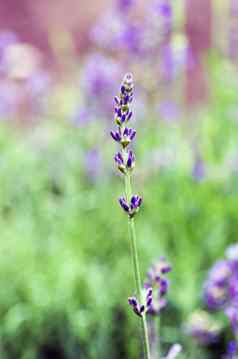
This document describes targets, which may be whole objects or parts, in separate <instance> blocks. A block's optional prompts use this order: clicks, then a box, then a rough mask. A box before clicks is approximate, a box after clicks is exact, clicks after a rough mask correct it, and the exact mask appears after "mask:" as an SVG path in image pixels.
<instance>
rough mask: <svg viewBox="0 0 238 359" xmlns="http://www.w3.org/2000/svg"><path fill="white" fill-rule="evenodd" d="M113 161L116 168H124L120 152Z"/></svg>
mask: <svg viewBox="0 0 238 359" xmlns="http://www.w3.org/2000/svg"><path fill="white" fill-rule="evenodd" d="M114 159H115V162H116V163H117V165H118V166H124V160H123V157H122V154H121V153H120V152H118V153H117V154H116V155H115V156H114Z"/></svg>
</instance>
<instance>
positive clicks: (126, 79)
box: [123, 72, 133, 83]
mask: <svg viewBox="0 0 238 359" xmlns="http://www.w3.org/2000/svg"><path fill="white" fill-rule="evenodd" d="M123 82H126V83H133V75H132V73H131V72H127V73H126V74H125V76H124V78H123Z"/></svg>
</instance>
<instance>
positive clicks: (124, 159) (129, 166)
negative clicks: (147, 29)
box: [111, 73, 152, 359]
mask: <svg viewBox="0 0 238 359" xmlns="http://www.w3.org/2000/svg"><path fill="white" fill-rule="evenodd" d="M133 90H134V84H133V77H132V74H129V73H128V74H126V75H125V77H124V79H123V81H122V85H121V88H120V94H119V96H116V97H115V123H116V125H117V130H116V131H111V136H112V138H113V139H114V140H115V141H116V142H118V143H119V144H120V146H121V151H120V152H118V153H117V154H116V155H115V157H114V159H115V162H116V165H117V167H118V169H119V171H120V172H121V173H122V174H123V176H124V182H125V195H124V196H122V197H120V198H119V204H120V206H121V208H122V209H123V211H124V212H125V213H126V214H127V216H128V221H129V232H130V240H131V254H132V260H133V267H134V275H135V282H136V296H133V297H130V298H129V299H128V303H129V305H130V306H131V307H132V309H133V311H134V313H136V315H137V316H138V317H139V318H140V319H141V322H142V333H143V344H144V353H145V357H146V359H150V358H151V355H150V345H149V338H148V328H147V322H146V313H147V312H148V310H149V309H150V306H151V305H152V288H148V289H147V291H146V293H144V292H143V291H142V281H141V274H140V267H139V258H138V252H137V239H136V230H135V222H134V218H135V215H136V214H137V213H138V211H139V209H140V206H141V204H142V198H141V197H140V196H138V195H134V194H132V186H131V175H132V171H133V168H134V166H135V155H134V153H133V152H132V150H128V146H129V144H130V143H131V141H132V140H133V139H134V138H135V135H136V131H135V130H134V129H132V128H129V127H127V125H128V122H129V121H130V119H131V118H132V111H131V109H130V104H131V102H132V100H133ZM144 294H145V295H144Z"/></svg>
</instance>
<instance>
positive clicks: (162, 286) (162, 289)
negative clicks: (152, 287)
mask: <svg viewBox="0 0 238 359" xmlns="http://www.w3.org/2000/svg"><path fill="white" fill-rule="evenodd" d="M167 291H168V280H167V279H165V278H163V279H161V281H160V296H161V297H163V296H164V295H165V294H166V293H167Z"/></svg>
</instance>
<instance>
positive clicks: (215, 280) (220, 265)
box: [204, 260, 232, 310]
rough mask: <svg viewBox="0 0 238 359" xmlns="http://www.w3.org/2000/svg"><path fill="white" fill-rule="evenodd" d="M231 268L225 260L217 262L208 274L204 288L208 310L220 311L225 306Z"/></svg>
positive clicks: (227, 298)
mask: <svg viewBox="0 0 238 359" xmlns="http://www.w3.org/2000/svg"><path fill="white" fill-rule="evenodd" d="M231 275H232V272H231V266H230V262H229V261H227V260H223V261H219V262H217V263H216V264H215V265H214V266H213V268H212V269H211V270H210V272H209V274H208V279H207V281H206V282H205V286H204V299H205V302H206V304H207V306H208V308H209V309H214V310H217V309H221V308H223V307H224V306H225V304H227V302H228V300H229V297H228V285H229V280H230V278H231Z"/></svg>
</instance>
